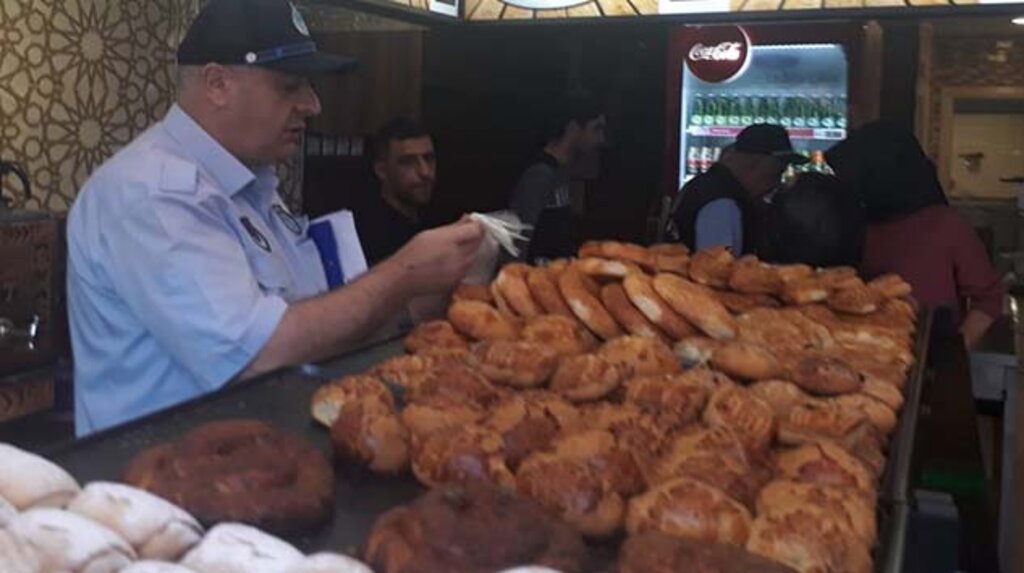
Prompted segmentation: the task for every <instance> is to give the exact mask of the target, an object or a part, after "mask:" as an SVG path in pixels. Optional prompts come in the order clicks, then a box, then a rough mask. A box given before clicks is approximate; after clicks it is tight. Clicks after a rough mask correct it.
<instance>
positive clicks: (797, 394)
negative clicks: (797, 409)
mask: <svg viewBox="0 0 1024 573" xmlns="http://www.w3.org/2000/svg"><path fill="white" fill-rule="evenodd" d="M747 388H748V389H749V390H750V393H751V394H753V395H754V396H756V397H757V398H760V399H761V400H762V401H763V402H764V403H766V404H768V405H769V406H771V408H772V410H773V411H775V417H776V419H781V418H782V417H784V416H785V415H786V414H788V413H789V411H790V410H792V409H793V407H794V406H796V405H797V404H802V403H804V402H807V401H810V400H812V398H811V396H810V395H808V394H807V393H806V392H804V391H803V390H801V389H800V387H799V386H797V385H796V384H793V383H792V382H788V381H786V380H763V381H761V382H755V383H753V384H751V385H750V386H748V387H747Z"/></svg>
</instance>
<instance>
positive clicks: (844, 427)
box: [779, 399, 869, 450]
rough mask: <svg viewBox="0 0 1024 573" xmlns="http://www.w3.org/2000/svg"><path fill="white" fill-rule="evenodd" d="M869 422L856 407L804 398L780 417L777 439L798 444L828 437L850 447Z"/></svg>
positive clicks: (784, 442)
mask: <svg viewBox="0 0 1024 573" xmlns="http://www.w3.org/2000/svg"><path fill="white" fill-rule="evenodd" d="M833 400H835V399H833ZM868 424H869V421H868V419H867V417H866V416H865V415H864V413H863V412H862V411H861V410H859V409H855V408H851V407H846V408H842V407H839V405H838V404H837V403H835V402H832V401H824V400H814V401H807V402H803V403H801V404H797V405H796V406H793V407H792V408H791V409H790V410H789V412H788V413H787V414H786V415H785V416H784V417H783V418H781V419H780V420H779V441H780V442H782V443H783V444H790V445H798V444H808V443H815V442H820V441H823V440H827V441H830V442H835V443H837V444H839V445H841V446H843V447H844V448H846V449H847V450H849V449H851V448H852V447H853V445H854V444H856V443H857V442H858V440H860V439H861V438H862V437H863V436H864V433H865V432H867V431H868Z"/></svg>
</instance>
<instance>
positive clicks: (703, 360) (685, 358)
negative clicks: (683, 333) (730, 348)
mask: <svg viewBox="0 0 1024 573" xmlns="http://www.w3.org/2000/svg"><path fill="white" fill-rule="evenodd" d="M724 344H725V343H724V342H719V341H717V340H715V339H714V338H708V337H707V336H690V337H687V338H684V339H682V340H680V341H679V342H677V343H675V344H674V345H673V346H672V352H673V353H675V355H676V358H678V359H679V361H680V362H681V363H682V364H683V366H686V367H691V366H703V365H705V364H707V363H709V362H711V357H712V356H713V355H714V354H715V351H716V350H718V349H719V348H721V347H722V346H723V345H724Z"/></svg>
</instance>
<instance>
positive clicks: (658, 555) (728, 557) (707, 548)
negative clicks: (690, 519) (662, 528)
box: [617, 532, 795, 573]
mask: <svg viewBox="0 0 1024 573" xmlns="http://www.w3.org/2000/svg"><path fill="white" fill-rule="evenodd" d="M617 571H618V573H679V572H680V571H685V572H686V573H795V571H794V570H793V569H790V568H789V567H786V566H785V565H782V564H781V563H776V562H774V561H771V560H769V559H765V558H764V557H761V556H759V555H754V554H753V553H750V552H749V551H747V550H745V549H743V548H740V547H736V546H735V545H726V544H724V543H707V542H701V541H695V540H692V539H680V538H678V537H672V536H669V535H664V534H662V533H656V532H647V533H642V534H640V535H633V536H631V537H629V538H628V539H626V542H625V543H623V544H622V549H621V551H619V560H618V569H617Z"/></svg>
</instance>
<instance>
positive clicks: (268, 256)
mask: <svg viewBox="0 0 1024 573" xmlns="http://www.w3.org/2000/svg"><path fill="white" fill-rule="evenodd" d="M246 256H247V257H248V258H249V266H250V268H252V274H253V278H255V279H256V283H257V284H259V286H260V290H261V291H262V292H263V294H267V295H274V296H279V297H281V298H283V299H285V300H291V293H292V290H293V289H292V280H291V274H290V272H289V270H288V264H287V263H286V262H285V261H283V260H281V258H280V257H278V256H277V255H275V254H272V253H266V252H263V251H254V250H252V249H250V250H248V252H246Z"/></svg>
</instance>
